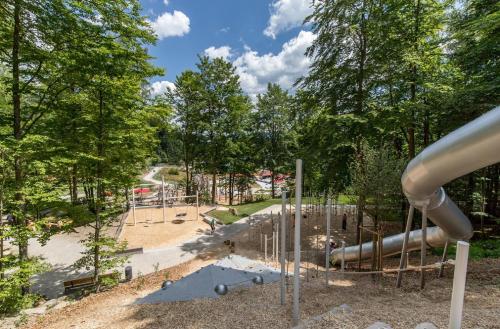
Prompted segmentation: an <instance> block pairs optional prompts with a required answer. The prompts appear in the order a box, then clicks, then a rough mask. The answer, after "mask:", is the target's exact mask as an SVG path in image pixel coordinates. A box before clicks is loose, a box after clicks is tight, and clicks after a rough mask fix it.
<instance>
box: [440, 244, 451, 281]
mask: <svg viewBox="0 0 500 329" xmlns="http://www.w3.org/2000/svg"><path fill="white" fill-rule="evenodd" d="M448 242H449V241H448V240H446V243H445V245H444V250H443V257H441V265H440V266H439V274H438V278H442V277H443V274H444V262H446V259H447V258H448Z"/></svg>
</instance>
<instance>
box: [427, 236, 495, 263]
mask: <svg viewBox="0 0 500 329" xmlns="http://www.w3.org/2000/svg"><path fill="white" fill-rule="evenodd" d="M443 250H444V248H434V249H433V254H435V255H442V254H443ZM456 252H457V246H456V244H455V243H451V244H450V246H449V247H448V256H450V257H455V254H456ZM469 258H470V259H482V258H500V240H498V239H489V240H473V241H471V242H470V246H469Z"/></svg>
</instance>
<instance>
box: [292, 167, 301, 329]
mask: <svg viewBox="0 0 500 329" xmlns="http://www.w3.org/2000/svg"><path fill="white" fill-rule="evenodd" d="M295 166H296V167H295V237H294V240H295V241H294V250H293V253H294V256H293V263H294V264H293V325H295V326H296V325H298V324H299V321H300V304H299V295H300V221H301V216H302V214H301V212H302V209H301V207H302V160H301V159H297V161H296V164H295Z"/></svg>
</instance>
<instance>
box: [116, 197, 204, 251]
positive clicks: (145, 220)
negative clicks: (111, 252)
mask: <svg viewBox="0 0 500 329" xmlns="http://www.w3.org/2000/svg"><path fill="white" fill-rule="evenodd" d="M210 209H212V207H208V206H200V207H199V208H197V207H196V206H182V207H181V206H178V207H177V206H176V207H170V208H169V207H166V208H165V218H166V220H165V222H164V221H163V208H161V207H149V208H141V209H136V210H135V224H134V218H133V217H134V215H133V212H132V211H130V212H129V213H128V215H127V218H126V220H125V223H124V225H123V229H122V232H121V234H120V240H121V241H127V248H130V249H133V248H141V247H142V248H143V249H156V248H161V247H165V246H170V245H175V244H177V243H180V242H182V241H185V240H189V239H191V238H195V237H197V236H200V235H203V234H207V233H209V232H210V226H209V225H208V224H207V223H205V222H204V221H203V220H202V217H201V215H200V214H203V213H205V212H207V211H209V210H210ZM181 215H182V216H181Z"/></svg>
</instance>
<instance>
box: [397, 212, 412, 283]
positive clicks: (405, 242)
mask: <svg viewBox="0 0 500 329" xmlns="http://www.w3.org/2000/svg"><path fill="white" fill-rule="evenodd" d="M414 212H415V207H414V206H413V205H410V210H409V211H408V219H407V220H406V229H405V237H404V240H403V249H402V250H401V259H400V261H399V269H400V270H402V269H403V268H405V264H406V259H407V256H406V251H407V250H408V240H409V239H410V230H411V223H412V221H413V213H414ZM402 277H403V272H402V271H399V272H398V279H397V281H396V288H399V287H401V279H402Z"/></svg>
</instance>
